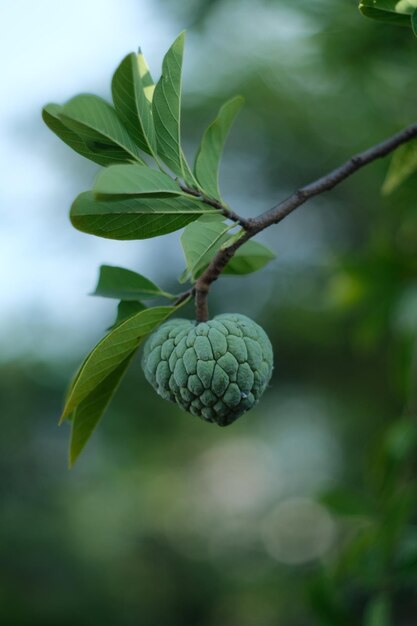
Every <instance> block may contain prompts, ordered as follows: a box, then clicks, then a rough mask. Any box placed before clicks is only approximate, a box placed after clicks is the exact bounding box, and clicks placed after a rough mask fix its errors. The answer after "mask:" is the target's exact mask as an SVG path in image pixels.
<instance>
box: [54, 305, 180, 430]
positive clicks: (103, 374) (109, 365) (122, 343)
mask: <svg viewBox="0 0 417 626" xmlns="http://www.w3.org/2000/svg"><path fill="white" fill-rule="evenodd" d="M174 310H175V307H155V308H152V309H145V310H144V311H140V312H139V313H137V314H136V315H133V316H132V317H130V318H128V319H127V320H126V321H124V322H122V323H121V324H119V326H116V328H114V329H113V330H112V331H110V333H108V334H107V335H106V336H105V337H104V338H103V339H102V340H101V341H100V342H99V343H98V344H97V345H96V347H95V348H94V349H93V350H92V351H91V352H90V354H89V356H88V357H87V359H86V360H85V361H84V364H83V366H82V368H81V370H80V372H79V374H78V376H77V379H76V380H75V382H74V384H73V386H72V389H71V390H70V393H69V395H68V398H67V400H66V403H65V407H64V410H63V412H62V416H61V421H62V420H64V419H66V418H68V417H69V416H70V415H71V413H72V412H73V411H74V410H75V409H76V408H77V407H78V406H79V405H80V403H81V402H83V400H85V399H86V398H87V397H88V396H89V394H90V393H91V392H92V391H93V390H94V389H96V387H98V386H99V385H100V384H101V383H102V382H103V381H104V380H105V379H106V378H107V377H108V376H109V375H110V374H111V373H112V372H114V370H116V369H117V368H118V367H119V366H120V365H121V364H122V363H123V362H124V361H125V360H126V359H128V358H129V356H131V354H132V353H133V352H135V351H136V350H137V348H138V346H139V344H140V342H141V341H142V339H143V338H144V337H145V336H146V335H147V334H149V333H150V332H152V330H153V329H154V328H156V326H158V325H159V324H160V323H161V322H162V321H163V320H164V319H165V318H167V317H168V316H169V315H171V313H172V312H173V311H174Z"/></svg>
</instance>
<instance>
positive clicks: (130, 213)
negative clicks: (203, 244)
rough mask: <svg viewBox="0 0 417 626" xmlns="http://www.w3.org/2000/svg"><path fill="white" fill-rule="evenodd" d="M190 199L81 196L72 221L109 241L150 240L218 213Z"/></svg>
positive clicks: (75, 204)
mask: <svg viewBox="0 0 417 626" xmlns="http://www.w3.org/2000/svg"><path fill="white" fill-rule="evenodd" d="M215 212H216V210H215V209H211V208H210V207H207V205H204V204H203V203H202V202H198V201H197V200H193V199H191V198H190V199H189V198H182V197H178V198H175V199H173V198H152V197H141V198H128V199H122V200H120V199H119V198H116V199H110V198H109V199H106V200H103V199H98V198H96V197H95V196H94V194H93V193H92V192H85V193H82V194H80V195H79V196H78V197H77V198H76V199H75V201H74V203H73V205H72V207H71V212H70V217H71V222H72V224H73V226H74V227H75V228H77V229H78V230H81V231H82V232H84V233H89V234H91V235H96V236H97V237H105V238H108V239H123V240H127V239H147V238H149V237H158V236H159V235H165V234H167V233H171V232H173V231H175V230H178V229H180V228H183V227H184V226H187V224H189V223H190V222H193V221H194V220H196V219H197V218H198V217H200V215H204V214H206V213H215Z"/></svg>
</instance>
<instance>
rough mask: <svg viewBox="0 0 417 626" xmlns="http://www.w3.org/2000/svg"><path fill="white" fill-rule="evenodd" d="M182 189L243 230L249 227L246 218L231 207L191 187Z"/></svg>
mask: <svg viewBox="0 0 417 626" xmlns="http://www.w3.org/2000/svg"><path fill="white" fill-rule="evenodd" d="M180 187H181V189H182V190H183V191H185V193H189V194H190V196H194V197H195V198H199V199H200V200H201V202H203V203H204V204H207V205H209V206H212V207H214V208H215V209H218V210H219V211H220V213H222V215H224V217H226V218H227V219H228V220H231V221H232V222H236V224H240V226H242V227H243V228H246V227H247V226H248V225H249V220H247V219H245V218H244V217H241V216H240V215H238V214H237V213H235V212H234V211H232V210H231V209H230V208H229V207H227V206H226V205H224V204H222V203H221V202H219V200H214V199H213V198H209V197H207V196H204V195H203V194H201V193H200V192H199V191H197V190H196V189H191V188H190V187H186V186H185V185H180Z"/></svg>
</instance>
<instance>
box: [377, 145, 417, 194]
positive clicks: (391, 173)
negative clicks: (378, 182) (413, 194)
mask: <svg viewBox="0 0 417 626" xmlns="http://www.w3.org/2000/svg"><path fill="white" fill-rule="evenodd" d="M415 171H417V140H416V139H414V140H413V141H410V142H408V143H406V144H404V145H403V146H400V147H399V148H398V149H397V150H396V151H395V153H394V156H393V157H392V159H391V163H390V165H389V168H388V172H387V175H386V177H385V181H384V184H383V185H382V193H384V194H390V193H392V192H393V191H395V189H397V188H398V187H399V186H400V185H401V184H402V183H403V182H404V181H405V180H407V178H408V177H409V176H411V175H412V174H414V172H415Z"/></svg>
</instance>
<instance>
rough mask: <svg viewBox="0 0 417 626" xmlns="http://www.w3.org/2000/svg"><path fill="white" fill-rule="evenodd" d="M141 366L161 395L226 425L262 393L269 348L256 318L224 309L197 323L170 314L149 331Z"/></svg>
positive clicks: (268, 368) (270, 362)
mask: <svg viewBox="0 0 417 626" xmlns="http://www.w3.org/2000/svg"><path fill="white" fill-rule="evenodd" d="M142 366H143V370H144V372H145V376H146V379H147V380H148V381H149V382H150V383H151V385H152V386H153V387H154V389H155V390H156V391H157V393H158V394H159V395H160V396H162V398H164V399H165V400H170V401H172V402H176V403H177V404H178V405H179V406H181V407H182V408H183V409H185V410H186V411H188V412H189V413H192V414H193V415H197V416H199V417H201V418H202V419H204V420H206V421H207V422H215V423H217V424H218V425H219V426H228V425H229V424H231V423H232V422H234V421H235V420H236V419H237V418H238V417H240V415H242V413H245V412H246V411H248V410H249V409H251V408H252V407H253V406H254V405H255V404H256V403H257V402H258V400H259V398H260V397H261V396H262V394H263V392H264V391H265V388H266V386H267V385H268V383H269V380H270V378H271V374H272V367H273V354H272V346H271V342H270V341H269V339H268V336H267V334H266V333H265V331H264V330H263V329H262V328H261V327H260V326H259V325H258V324H256V323H255V322H254V321H252V320H251V319H249V318H248V317H246V316H245V315H240V314H237V313H225V314H222V315H218V316H217V317H215V318H214V319H212V320H209V321H208V322H200V323H197V322H195V321H191V320H186V319H172V320H168V321H167V322H165V323H164V324H162V325H161V326H160V327H159V328H158V329H157V330H156V331H155V332H154V333H152V335H150V336H149V337H148V339H147V341H146V343H145V346H144V351H143V358H142Z"/></svg>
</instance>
